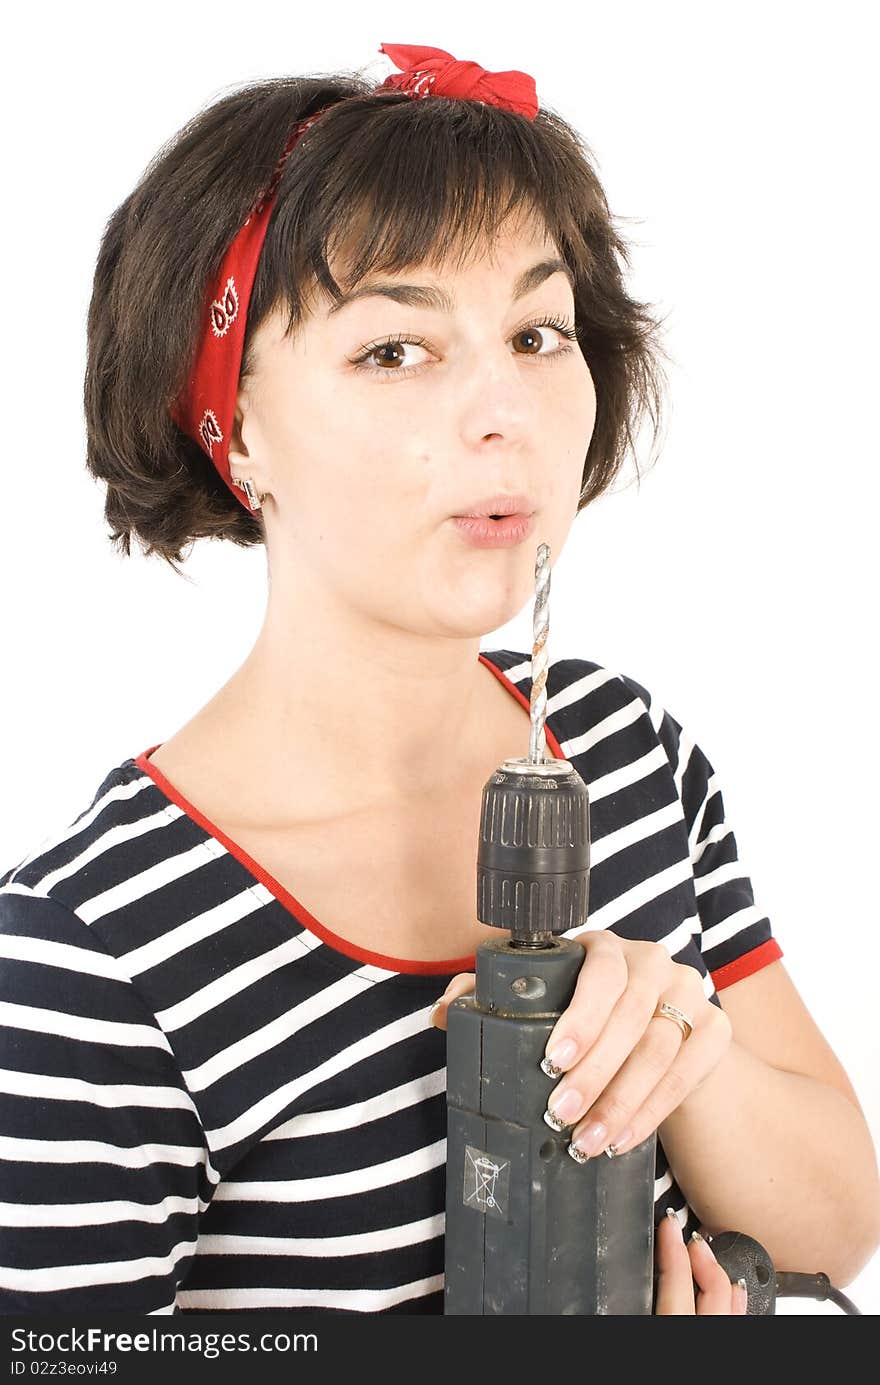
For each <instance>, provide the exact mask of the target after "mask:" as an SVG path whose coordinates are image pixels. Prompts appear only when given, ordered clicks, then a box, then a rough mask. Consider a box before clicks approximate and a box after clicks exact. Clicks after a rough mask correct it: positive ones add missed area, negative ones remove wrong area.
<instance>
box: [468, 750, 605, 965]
mask: <svg viewBox="0 0 880 1385" xmlns="http://www.w3.org/2000/svg"><path fill="white" fill-rule="evenodd" d="M589 881H590V805H589V798H588V795H587V787H586V785H585V784H584V781H583V779H582V778H581V777H580V775H579V774H578V773H577V771H576V770H575V769H574V767H573V766H572V765H571V764H569V762H568V761H567V760H545V761H542V762H541V763H539V764H532V763H531V762H530V761H529V760H528V759H526V758H523V759H511V760H505V761H504V763H503V764H502V765H501V766H500V767H499V768H498V769H497V770H496V771H495V773H494V774H493V775H492V777H491V779H490V780H489V781H488V783H487V784H486V785H485V786H484V788H483V802H482V808H481V812H480V836H479V842H478V846H477V918H478V919H479V920H480V921H481V922H482V923H488V924H491V925H493V926H494V927H495V928H505V929H509V930H510V936H511V942H512V943H514V944H519V945H521V946H546V943H547V941H548V940H549V939H550V938H551V937H552V936H553V934H555V933H565V932H567V931H568V929H570V928H578V927H580V926H581V925H582V924H584V923H586V921H587V908H588V904H589Z"/></svg>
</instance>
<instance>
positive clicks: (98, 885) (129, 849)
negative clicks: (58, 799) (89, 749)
mask: <svg viewBox="0 0 880 1385" xmlns="http://www.w3.org/2000/svg"><path fill="white" fill-rule="evenodd" d="M179 815H180V811H179V809H177V808H176V807H175V805H173V804H169V803H168V801H167V800H166V799H165V798H164V796H163V795H162V794H161V793H160V792H159V790H158V789H157V788H156V785H155V784H154V782H153V780H152V779H151V778H150V776H149V775H148V774H146V773H145V772H144V771H143V770H142V769H141V768H139V766H138V765H137V763H136V762H135V760H134V759H133V758H130V759H127V760H124V761H123V762H122V763H121V764H119V765H116V766H114V767H113V769H111V770H110V771H109V772H108V773H106V774H105V775H104V776H103V778H102V779H101V781H100V782H99V784H98V787H97V789H96V790H95V791H94V793H92V794H91V796H90V798H89V799H88V801H87V802H86V803H85V805H84V807H83V808H82V810H81V811H80V812H79V813H78V814H77V815H76V816H75V817H74V818H73V819H72V820H70V821H67V822H64V823H62V824H61V825H60V826H56V827H55V828H53V829H52V830H51V831H50V832H49V833H48V834H47V835H46V836H45V837H43V838H42V840H41V841H39V842H38V843H37V844H36V845H35V846H34V847H33V848H32V849H31V850H30V851H29V852H28V853H27V855H26V856H25V857H24V858H23V859H22V860H20V861H18V863H17V864H15V865H13V866H11V867H9V868H8V869H7V870H5V871H4V872H3V873H0V905H2V916H3V918H5V919H6V920H7V921H8V920H9V919H10V918H12V917H19V918H21V919H22V920H23V922H24V923H25V924H27V921H28V920H33V919H36V918H37V917H38V916H39V917H40V918H41V919H42V920H43V926H44V927H49V926H52V925H54V927H55V928H57V929H58V930H60V931H64V928H65V920H66V926H67V928H68V929H72V930H73V931H74V932H76V931H77V924H76V921H75V920H76V918H77V917H79V920H80V925H81V924H82V923H86V924H88V923H90V922H92V921H93V918H94V917H95V916H96V911H95V909H94V904H95V901H96V900H98V899H100V898H101V897H102V896H105V897H106V895H107V893H108V892H109V891H112V890H114V889H118V888H119V886H120V885H121V883H122V882H123V880H124V879H125V878H126V877H128V876H131V875H134V874H137V873H138V872H139V871H141V870H142V869H143V867H144V865H145V864H146V857H147V854H148V853H147V851H146V850H145V842H146V840H147V837H148V834H149V832H150V829H151V827H152V826H153V825H155V824H156V823H157V822H161V823H165V822H167V821H168V818H169V816H171V817H177V816H179Z"/></svg>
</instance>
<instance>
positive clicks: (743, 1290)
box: [736, 1279, 749, 1311]
mask: <svg viewBox="0 0 880 1385" xmlns="http://www.w3.org/2000/svg"><path fill="white" fill-rule="evenodd" d="M736 1287H737V1289H738V1290H739V1293H740V1298H741V1300H742V1305H743V1311H745V1310H746V1308H747V1307H748V1302H749V1290H748V1285H747V1284H746V1281H745V1280H744V1279H738V1280H737V1281H736Z"/></svg>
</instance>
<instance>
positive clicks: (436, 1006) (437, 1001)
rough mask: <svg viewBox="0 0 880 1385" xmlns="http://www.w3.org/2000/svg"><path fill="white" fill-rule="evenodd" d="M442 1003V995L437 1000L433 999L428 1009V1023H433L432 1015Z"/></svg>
mask: <svg viewBox="0 0 880 1385" xmlns="http://www.w3.org/2000/svg"><path fill="white" fill-rule="evenodd" d="M442 1004H443V997H442V996H441V997H440V999H439V1000H435V1001H434V1004H433V1005H432V1006H431V1008H430V1010H429V1011H428V1023H429V1024H433V1023H434V1016H435V1015H436V1013H437V1011H438V1010H439V1009H440V1006H441V1005H442Z"/></svg>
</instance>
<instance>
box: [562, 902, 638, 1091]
mask: <svg viewBox="0 0 880 1385" xmlns="http://www.w3.org/2000/svg"><path fill="white" fill-rule="evenodd" d="M574 941H575V942H577V943H580V945H581V947H582V948H583V949H584V953H585V954H586V955H585V957H584V960H583V962H582V963H581V968H580V971H579V972H578V978H577V981H576V983H575V988H574V994H573V995H572V998H571V1000H570V1001H569V1004H568V1006H567V1008H566V1010H565V1011H564V1013H563V1014H562V1015H560V1017H559V1019H558V1021H557V1023H556V1024H555V1025H554V1027H553V1029H552V1030H551V1031H550V1037H549V1038H548V1040H547V1043H546V1046H545V1048H544V1055H545V1056H544V1062H543V1063H542V1064H541V1066H542V1067H543V1068H544V1071H545V1072H546V1073H547V1076H548V1077H558V1076H559V1074H560V1073H561V1072H566V1071H569V1070H570V1069H571V1067H572V1065H573V1064H574V1063H576V1062H577V1061H578V1059H579V1058H582V1057H583V1055H584V1054H585V1053H586V1051H587V1049H588V1048H590V1047H591V1046H592V1044H594V1043H595V1041H596V1039H597V1038H598V1036H599V1034H600V1033H601V1032H602V1030H603V1029H604V1027H605V1024H606V1022H607V1020H608V1016H609V1015H610V1014H611V1011H612V1010H613V1008H614V1006H615V1005H616V1003H617V1000H618V998H619V997H620V996H621V995H622V994H623V992H624V991H625V990H626V986H627V981H628V979H629V971H628V968H627V964H626V955H625V952H624V950H623V947H622V945H621V939H620V938H618V937H617V936H616V934H614V933H606V932H605V931H604V929H597V930H596V931H595V932H592V933H584V934H581V935H579V936H578V937H577V938H575V939H574Z"/></svg>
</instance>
